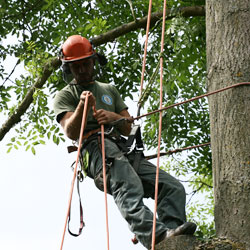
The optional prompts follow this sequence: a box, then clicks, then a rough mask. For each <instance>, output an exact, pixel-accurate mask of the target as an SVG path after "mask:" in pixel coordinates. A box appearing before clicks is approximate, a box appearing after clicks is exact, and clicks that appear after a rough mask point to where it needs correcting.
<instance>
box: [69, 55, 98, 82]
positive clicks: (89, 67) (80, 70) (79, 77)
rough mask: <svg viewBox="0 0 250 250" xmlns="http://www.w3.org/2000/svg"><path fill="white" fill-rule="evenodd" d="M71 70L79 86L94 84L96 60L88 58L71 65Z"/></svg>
mask: <svg viewBox="0 0 250 250" xmlns="http://www.w3.org/2000/svg"><path fill="white" fill-rule="evenodd" d="M69 68H70V70H71V73H72V75H73V76H74V78H75V80H76V82H77V84H81V85H86V84H88V83H90V82H92V78H93V73H94V59H93V58H88V59H83V60H80V61H76V62H72V63H69Z"/></svg>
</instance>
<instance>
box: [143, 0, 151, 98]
mask: <svg viewBox="0 0 250 250" xmlns="http://www.w3.org/2000/svg"><path fill="white" fill-rule="evenodd" d="M151 9H152V0H149V6H148V19H147V28H146V40H145V45H144V56H143V63H142V72H141V91H140V96H141V94H142V90H143V81H144V74H145V66H146V57H147V48H148V33H149V28H150V20H151Z"/></svg>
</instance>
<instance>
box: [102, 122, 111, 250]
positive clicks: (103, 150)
mask: <svg viewBox="0 0 250 250" xmlns="http://www.w3.org/2000/svg"><path fill="white" fill-rule="evenodd" d="M101 134H102V135H101V137H102V138H101V139H102V171H103V186H104V198H105V212H106V232H107V247H108V250H109V223H108V201H107V183H106V161H105V144H104V125H103V124H102V125H101Z"/></svg>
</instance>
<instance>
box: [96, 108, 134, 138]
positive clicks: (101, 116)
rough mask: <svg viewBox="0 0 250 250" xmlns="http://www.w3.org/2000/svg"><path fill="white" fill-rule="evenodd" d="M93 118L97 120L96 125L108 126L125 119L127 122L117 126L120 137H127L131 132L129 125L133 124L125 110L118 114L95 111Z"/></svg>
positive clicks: (100, 110)
mask: <svg viewBox="0 0 250 250" xmlns="http://www.w3.org/2000/svg"><path fill="white" fill-rule="evenodd" d="M93 116H94V117H95V119H96V120H97V122H98V124H100V125H101V124H108V123H111V122H114V121H117V120H119V119H121V118H127V121H126V122H125V123H123V124H122V126H119V128H118V129H119V131H120V133H121V134H122V135H125V136H128V135H129V133H130V131H131V123H132V122H133V120H134V119H133V117H131V116H130V115H129V113H128V111H127V109H124V110H122V111H121V112H120V113H119V114H117V113H114V112H110V111H107V110H104V109H99V110H95V111H94V112H93Z"/></svg>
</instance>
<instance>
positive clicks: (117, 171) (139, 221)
mask: <svg viewBox="0 0 250 250" xmlns="http://www.w3.org/2000/svg"><path fill="white" fill-rule="evenodd" d="M99 146H100V145H98V141H97V139H96V140H93V141H91V142H90V143H89V144H88V145H87V147H86V148H87V150H88V152H89V154H90V162H89V168H88V175H89V176H90V177H92V178H95V176H96V175H98V173H100V171H102V155H101V151H100V147H99ZM105 154H106V158H109V159H113V164H112V166H111V167H110V169H109V180H108V183H107V185H108V188H109V192H110V194H112V196H113V198H114V201H115V203H116V205H117V207H118V208H119V210H120V212H121V214H122V216H123V217H124V219H125V220H126V221H127V222H128V224H129V228H130V230H131V231H132V232H133V233H134V234H135V235H136V237H137V239H138V240H139V241H140V242H141V243H142V244H143V245H144V246H145V247H146V248H148V249H150V247H151V239H152V227H153V213H152V212H151V210H150V209H149V208H148V207H147V206H145V205H144V203H143V198H149V197H151V198H153V199H154V193H155V173H156V167H155V166H154V165H153V164H151V163H150V162H149V161H147V160H145V159H144V158H142V159H141V161H140V165H139V169H138V171H137V173H136V172H135V170H134V168H133V167H132V165H131V164H130V163H129V161H128V159H127V157H126V156H124V154H123V153H122V151H121V150H120V149H119V148H118V146H117V145H116V144H115V143H114V142H113V141H111V140H109V139H107V138H105ZM158 190H159V191H158V205H157V215H158V218H157V220H156V235H155V237H156V242H157V240H158V239H160V238H161V237H162V235H163V234H164V233H165V232H166V230H167V229H169V228H176V227H177V226H179V225H181V224H183V223H184V222H185V221H186V215H185V202H186V194H185V190H184V188H183V185H182V184H181V183H180V182H179V181H177V180H176V179H175V178H174V177H172V176H171V175H169V174H168V173H166V172H165V171H163V170H160V172H159V186H158Z"/></svg>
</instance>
